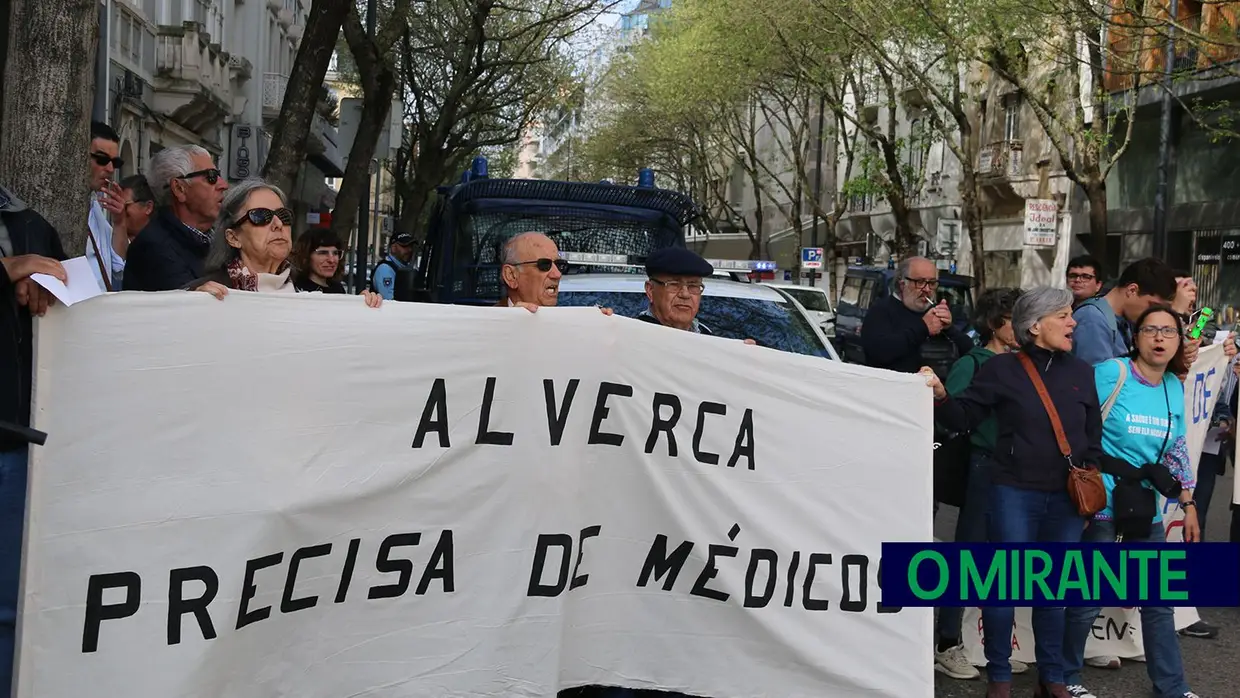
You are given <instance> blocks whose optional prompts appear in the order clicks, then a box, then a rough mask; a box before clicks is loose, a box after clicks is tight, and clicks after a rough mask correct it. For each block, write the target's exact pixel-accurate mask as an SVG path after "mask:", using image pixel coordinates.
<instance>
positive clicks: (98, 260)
mask: <svg viewBox="0 0 1240 698" xmlns="http://www.w3.org/2000/svg"><path fill="white" fill-rule="evenodd" d="M86 237H87V239H89V240H90V244H92V245H94V246H95V264H98V265H99V275H100V276H102V277H103V287H104V288H105V289H107V290H108V293H111V292H112V282H111V281H110V280H108V272H107V270H105V269H104V268H103V251H102V250H100V249H99V243H98V242H95V231H93V230H87V231H86Z"/></svg>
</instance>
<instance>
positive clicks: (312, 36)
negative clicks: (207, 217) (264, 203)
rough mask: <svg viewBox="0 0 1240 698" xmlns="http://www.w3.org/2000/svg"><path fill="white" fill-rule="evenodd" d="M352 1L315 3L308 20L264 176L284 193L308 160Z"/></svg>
mask: <svg viewBox="0 0 1240 698" xmlns="http://www.w3.org/2000/svg"><path fill="white" fill-rule="evenodd" d="M351 5H354V3H353V0H314V2H313V3H312V4H311V5H310V14H309V17H307V18H306V29H305V34H304V35H303V36H302V39H301V44H300V45H299V46H298V47H297V58H296V59H295V60H294V62H293V70H292V72H291V74H290V75H289V79H288V87H286V88H285V91H284V102H283V104H281V105H280V119H279V121H278V122H277V123H276V130H275V135H273V136H272V139H271V149H270V150H269V151H268V152H267V162H266V164H265V165H264V167H263V177H264V178H266V179H267V181H268V182H271V183H272V184H274V185H276V186H278V187H280V188H281V189H283V190H284V191H291V190H292V188H293V185H294V183H295V182H296V181H297V173H298V172H299V171H300V169H301V166H302V163H303V162H304V161H305V159H306V140H307V139H308V138H309V136H310V126H311V124H312V122H313V120H314V115H315V113H316V112H317V109H318V105H319V96H320V94H321V92H322V86H323V78H324V77H326V75H327V68H328V67H329V66H330V65H331V59H332V54H333V53H334V52H335V50H336V40H337V39H338V38H339V36H340V27H341V25H342V24H343V23H344V18H345V15H347V14H348V13H349V7H350V6H351Z"/></svg>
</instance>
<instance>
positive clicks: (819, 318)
mask: <svg viewBox="0 0 1240 698" xmlns="http://www.w3.org/2000/svg"><path fill="white" fill-rule="evenodd" d="M763 285H764V286H770V287H771V288H777V289H779V290H780V291H783V292H784V293H787V294H788V295H790V296H792V297H793V298H795V299H797V302H798V303H800V304H801V305H803V306H805V309H806V310H807V311H809V315H810V317H812V318H814V320H815V321H816V322H817V323H818V326H819V327H821V328H822V331H823V332H824V333H825V334H826V335H827V336H828V337H834V336H835V310H834V309H833V308H832V307H831V297H830V296H829V295H827V288H826V286H797V285H795V284H774V283H765V284H763Z"/></svg>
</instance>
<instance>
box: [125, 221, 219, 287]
mask: <svg viewBox="0 0 1240 698" xmlns="http://www.w3.org/2000/svg"><path fill="white" fill-rule="evenodd" d="M210 247H211V245H210V243H209V242H203V241H201V240H199V239H198V238H197V237H196V236H195V235H194V234H193V233H191V232H190V231H189V229H188V228H186V227H185V224H184V223H182V222H181V221H180V220H178V219H177V217H176V216H175V215H173V213H172V210H171V209H167V208H161V209H159V210H158V211H157V212H156V214H155V216H154V217H153V218H151V222H150V223H147V224H146V227H145V228H143V229H142V232H141V233H138V237H136V238H134V241H133V244H131V245H130V246H129V255H128V256H127V257H126V259H125V276H124V284H125V290H126V291H173V290H176V289H179V288H183V287H184V286H185V285H186V284H188V283H190V282H191V281H193V280H194V279H198V278H200V277H202V275H203V262H204V261H205V260H206V258H207V251H208V250H209V249H210Z"/></svg>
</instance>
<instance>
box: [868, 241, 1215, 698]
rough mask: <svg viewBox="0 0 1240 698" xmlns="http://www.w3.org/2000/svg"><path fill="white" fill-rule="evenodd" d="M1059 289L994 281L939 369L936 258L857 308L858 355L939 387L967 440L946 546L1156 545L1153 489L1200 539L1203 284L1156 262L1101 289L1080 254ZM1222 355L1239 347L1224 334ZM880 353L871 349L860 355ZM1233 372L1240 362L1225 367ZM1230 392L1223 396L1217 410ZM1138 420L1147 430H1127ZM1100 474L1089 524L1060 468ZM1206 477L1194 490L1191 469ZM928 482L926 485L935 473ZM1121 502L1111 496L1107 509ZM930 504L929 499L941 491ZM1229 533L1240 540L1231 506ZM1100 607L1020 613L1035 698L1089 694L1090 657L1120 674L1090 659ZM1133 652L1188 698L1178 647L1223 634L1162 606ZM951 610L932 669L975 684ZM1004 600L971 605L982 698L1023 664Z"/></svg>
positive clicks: (1098, 270)
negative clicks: (954, 355)
mask: <svg viewBox="0 0 1240 698" xmlns="http://www.w3.org/2000/svg"><path fill="white" fill-rule="evenodd" d="M1065 280H1066V283H1065V285H1064V286H1063V287H1050V286H1043V287H1038V288H1034V289H1031V290H1028V291H1021V290H1020V289H991V290H988V291H987V292H985V293H983V294H982V295H981V297H980V298H979V299H978V302H977V305H976V310H975V315H976V316H975V317H974V318H970V321H971V324H972V325H973V326H974V329H975V330H976V332H977V334H978V337H979V339H980V341H981V343H982V346H979V347H975V348H972V349H971V350H970V351H967V352H961V355H960V356H959V358H958V359H957V360H956V362H955V363H954V365H953V366H952V367H951V370H950V372H949V373H948V376H947V379H946V381H943V380H941V378H940V376H939V375H938V373H937V372H936V370H935V369H933V368H930V367H929V366H928V365H927V364H929V363H930V361H929V360H928V358H927V357H930V356H933V355H936V353H937V352H938V350H939V349H941V347H936V346H932V343H934V342H939V343H940V344H942V343H943V341H944V339H946V340H948V341H949V342H951V343H952V344H955V343H957V342H956V340H955V337H957V336H958V335H959V334H960V330H959V329H956V328H954V323H955V320H954V318H953V316H952V314H951V312H950V310H949V309H947V308H946V306H944V305H943V304H941V303H940V304H939V305H938V306H935V304H934V297H935V292H936V290H937V287H938V273H937V270H936V269H935V267H934V264H933V262H931V261H930V260H927V259H922V258H916V257H915V258H910V259H906V260H904V261H903V262H902V263H901V265H900V266H899V268H898V269H897V272H896V276H895V280H894V284H895V288H894V289H893V293H892V295H891V297H890V301H889V302H888V306H889V307H886V308H885V309H884V312H883V313H880V314H877V315H867V317H866V322H865V324H864V327H863V330H862V343H863V345H864V346H865V347H866V358H867V361H868V362H869V363H870V364H871V365H873V366H876V367H880V368H888V369H892V370H899V371H905V372H910V373H911V372H920V373H922V374H923V375H924V376H925V377H926V379H927V383H929V384H930V385H931V386H932V387H933V388H934V391H935V397H936V407H935V419H936V421H937V422H938V424H939V427H938V429H939V433H940V434H950V435H953V436H952V437H951V438H957V436H955V435H964V436H960V437H959V438H965V437H966V436H967V443H968V447H969V448H968V465H967V467H965V468H964V469H962V471H961V473H962V477H963V478H964V479H965V480H966V482H965V483H963V486H962V487H960V489H961V490H962V491H963V492H964V495H963V501H962V502H960V503H959V507H960V512H959V516H958V518H957V524H956V539H957V540H958V541H962V542H981V541H990V542H996V543H1024V542H1053V543H1072V542H1079V541H1082V540H1084V541H1088V542H1114V541H1135V542H1147V541H1165V540H1166V527H1165V523H1164V522H1163V520H1162V509H1161V508H1160V507H1158V506H1157V505H1156V504H1157V497H1156V493H1157V494H1162V495H1163V496H1164V497H1167V498H1168V499H1170V500H1175V501H1178V503H1179V507H1180V509H1182V511H1183V512H1184V521H1183V539H1184V541H1185V542H1186V543H1193V542H1196V541H1199V540H1202V539H1203V522H1204V510H1205V509H1206V507H1208V505H1209V501H1208V500H1209V498H1210V497H1211V496H1212V494H1213V479H1214V477H1216V476H1217V471H1218V470H1219V466H1220V462H1223V463H1225V456H1219V457H1217V459H1216V460H1213V461H1206V460H1203V461H1202V468H1203V469H1207V468H1208V470H1209V472H1208V473H1207V474H1204V475H1203V474H1201V473H1199V474H1196V475H1195V474H1194V472H1193V469H1192V465H1191V460H1192V458H1191V456H1192V454H1190V453H1189V447H1188V444H1187V441H1186V429H1187V425H1186V422H1185V415H1184V384H1183V379H1184V378H1185V376H1186V375H1187V374H1188V372H1189V369H1190V367H1191V366H1192V364H1193V362H1194V361H1195V360H1196V358H1197V355H1198V352H1199V351H1200V347H1201V346H1202V345H1203V344H1209V343H1211V342H1212V341H1213V339H1214V338H1215V337H1216V332H1217V329H1218V327H1217V325H1216V324H1209V325H1207V327H1206V332H1205V333H1203V334H1202V336H1201V337H1200V338H1199V339H1194V338H1192V337H1191V336H1190V335H1189V333H1188V331H1187V330H1188V328H1189V327H1191V326H1192V325H1193V324H1195V323H1196V321H1197V315H1196V312H1197V311H1198V308H1197V287H1196V284H1195V283H1194V282H1193V280H1192V278H1191V275H1190V274H1188V273H1187V272H1185V271H1182V270H1175V269H1173V268H1171V267H1170V266H1168V265H1167V264H1166V263H1164V262H1163V261H1161V260H1158V259H1153V258H1147V259H1142V260H1139V261H1137V262H1134V263H1132V264H1130V265H1129V266H1128V267H1127V268H1126V269H1124V271H1123V272H1122V273H1121V274H1120V275H1119V278H1118V279H1117V280H1116V281H1115V283H1114V284H1113V285H1112V286H1110V287H1109V288H1108V287H1105V286H1104V275H1103V267H1102V264H1101V263H1100V262H1099V261H1098V260H1097V259H1095V258H1093V257H1088V256H1086V257H1078V258H1075V259H1073V260H1071V261H1070V262H1069V263H1068V266H1067V273H1066V279H1065ZM1224 341H1225V344H1226V346H1225V349H1224V351H1225V353H1226V354H1227V356H1229V357H1233V358H1234V356H1235V354H1236V344H1235V336H1234V335H1231V336H1228V337H1227V338H1226V339H1225V340H1224ZM871 347H874V348H876V349H878V348H881V351H878V352H875V355H874V356H871V355H870V348H871ZM1232 370H1233V371H1235V372H1236V374H1237V376H1240V363H1236V362H1235V361H1234V360H1233V362H1232ZM1228 400H1230V401H1231V402H1232V405H1230V406H1229V405H1228ZM1234 401H1235V395H1234V393H1233V394H1232V395H1231V396H1224V399H1220V400H1219V403H1218V406H1217V407H1216V409H1215V415H1214V419H1215V423H1216V424H1217V425H1218V427H1217V429H1216V430H1215V431H1213V432H1212V436H1211V437H1209V438H1213V439H1215V440H1218V441H1223V442H1226V444H1223V445H1226V446H1228V448H1223V447H1221V445H1219V444H1216V445H1215V446H1214V450H1215V452H1216V453H1224V454H1225V453H1227V452H1229V451H1230V450H1231V449H1234V440H1235V421H1234V419H1232V414H1233V413H1234V412H1233V411H1234V409H1235V407H1234ZM1132 423H1139V424H1142V425H1144V426H1143V428H1141V429H1136V430H1134V429H1130V428H1129V425H1130V424H1132ZM1073 467H1090V468H1095V469H1097V470H1099V471H1100V472H1101V474H1102V475H1101V477H1102V481H1103V484H1104V486H1105V488H1106V491H1107V504H1106V506H1105V508H1103V509H1102V510H1101V511H1099V512H1097V513H1096V514H1093V515H1092V516H1088V517H1083V516H1082V515H1081V514H1080V513H1079V510H1078V507H1077V505H1076V504H1075V503H1074V502H1073V500H1072V499H1071V497H1070V495H1069V492H1068V479H1069V469H1070V468H1073ZM1207 477H1208V478H1209V479H1210V487H1209V489H1206V490H1203V489H1202V488H1201V487H1200V484H1199V480H1204V479H1205V478H1207ZM936 483H937V480H936ZM1116 502H1121V503H1122V505H1121V506H1116ZM936 511H937V502H936ZM1232 528H1233V537H1232V540H1233V541H1235V542H1240V512H1234V514H1233V525H1232ZM1100 612H1101V609H1100V608H1070V609H1065V608H1049V607H1041V608H1034V609H1032V621H1033V634H1034V641H1035V647H1034V654H1035V657H1036V660H1037V674H1038V683H1037V690H1036V694H1035V695H1038V696H1051V697H1053V698H1095V696H1094V694H1093V693H1091V692H1090V691H1089V689H1088V688H1086V686H1085V685H1084V679H1083V678H1082V674H1081V669H1082V667H1083V666H1085V665H1086V664H1089V665H1093V666H1097V667H1108V668H1116V669H1117V668H1119V667H1120V659H1119V658H1118V657H1105V656H1103V657H1089V658H1088V659H1087V658H1086V657H1085V653H1086V647H1085V646H1086V642H1087V640H1088V638H1089V637H1090V635H1091V633H1092V630H1093V625H1094V622H1095V620H1096V619H1097V618H1098V615H1099V613H1100ZM1139 612H1140V616H1141V629H1142V640H1143V649H1144V654H1143V655H1142V656H1140V657H1138V658H1137V659H1138V661H1142V662H1144V663H1145V664H1146V669H1147V671H1148V673H1149V677H1150V682H1151V684H1152V686H1153V689H1154V693H1155V694H1156V695H1157V696H1158V697H1159V698H1196V694H1195V693H1193V692H1192V690H1191V689H1190V688H1189V685H1188V682H1187V679H1186V677H1185V673H1184V663H1183V660H1182V657H1181V653H1180V646H1179V638H1180V637H1181V636H1190V637H1199V638H1212V637H1214V636H1215V635H1216V634H1217V633H1218V629H1217V628H1215V627H1213V626H1211V625H1209V624H1207V623H1205V622H1204V621H1199V622H1197V623H1194V624H1192V625H1190V626H1188V627H1186V628H1183V629H1181V630H1179V631H1178V632H1177V630H1176V627H1175V618H1174V613H1173V609H1171V608H1167V607H1146V608H1141V609H1139ZM961 616H962V609H959V608H945V609H940V612H939V618H938V622H937V624H936V632H937V635H938V644H937V647H936V648H935V653H934V654H935V668H936V670H937V671H939V672H941V673H944V674H946V675H948V676H951V677H953V678H958V679H973V678H978V677H980V672H979V671H978V670H977V669H976V668H975V667H974V666H973V665H972V664H971V663H970V662H969V660H968V657H967V655H966V652H965V651H964V647H963V643H962V640H961V636H962V634H963V633H962V632H961V630H962V629H961ZM1014 621H1015V611H1014V609H1012V608H1001V607H987V608H984V609H983V611H982V629H983V645H984V651H985V657H986V673H987V696H988V698H1007V696H1010V695H1011V685H1012V684H1011V681H1012V675H1013V674H1016V673H1023V672H1025V671H1028V669H1029V667H1028V666H1027V665H1025V664H1023V663H1021V662H1017V661H1015V660H1013V659H1012V657H1011V652H1012V642H1011V636H1012V631H1013V626H1014Z"/></svg>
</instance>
